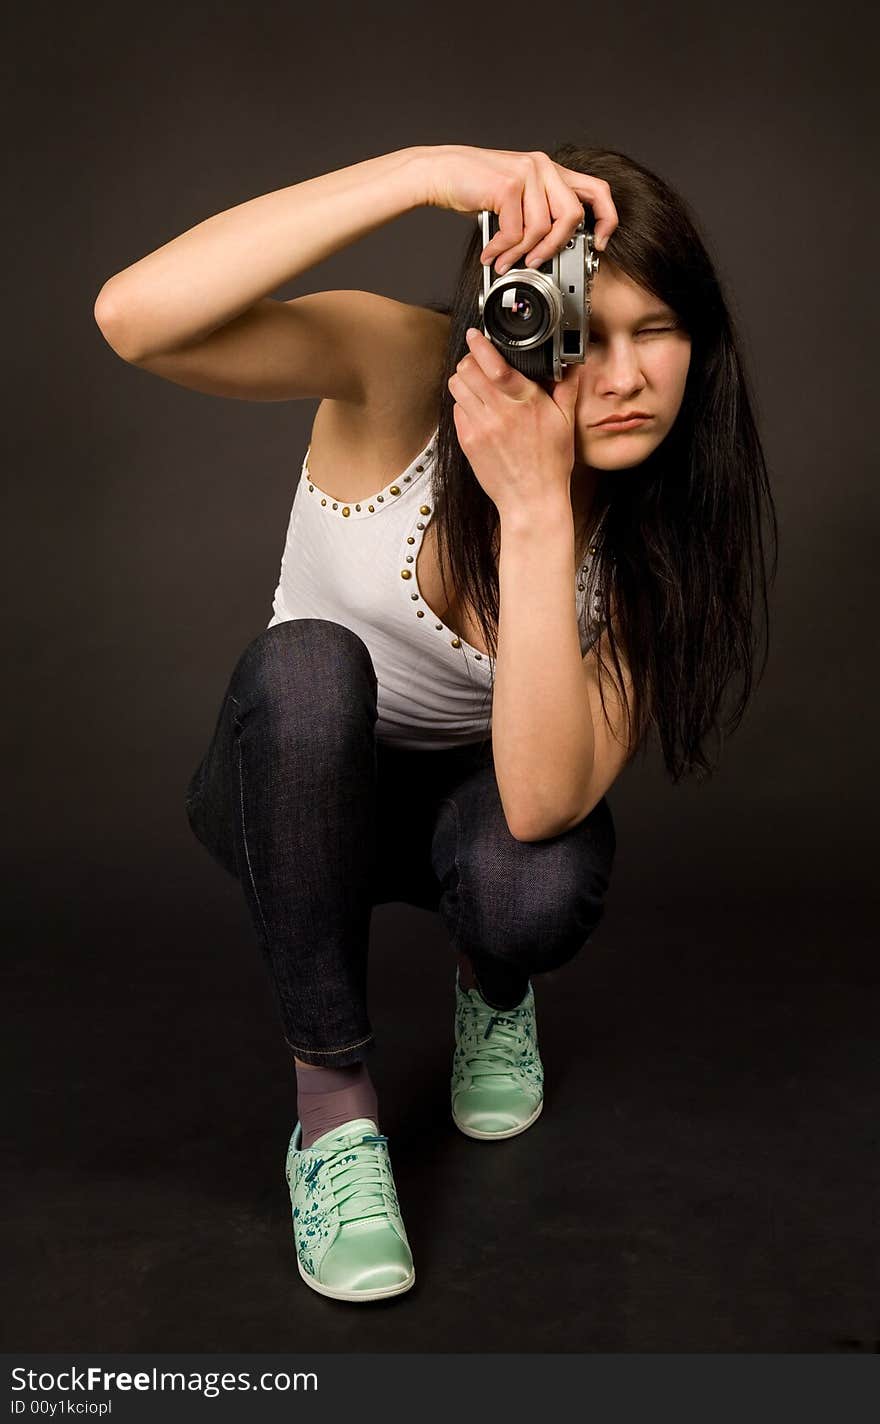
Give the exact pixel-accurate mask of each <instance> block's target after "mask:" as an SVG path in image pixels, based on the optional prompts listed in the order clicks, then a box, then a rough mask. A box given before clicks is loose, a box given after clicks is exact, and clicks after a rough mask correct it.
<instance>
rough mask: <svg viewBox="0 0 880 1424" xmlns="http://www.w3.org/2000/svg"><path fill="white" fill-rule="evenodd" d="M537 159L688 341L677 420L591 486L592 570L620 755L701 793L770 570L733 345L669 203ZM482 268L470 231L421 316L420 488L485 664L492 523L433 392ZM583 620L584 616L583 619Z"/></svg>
mask: <svg viewBox="0 0 880 1424" xmlns="http://www.w3.org/2000/svg"><path fill="white" fill-rule="evenodd" d="M549 156H550V157H551V158H552V159H553V160H554V161H555V162H557V163H559V164H562V165H563V166H564V167H566V168H571V169H574V170H575V171H577V172H580V173H589V174H592V175H593V176H594V177H597V178H604V179H605V180H606V181H607V182H608V183H609V185H610V187H611V195H612V198H613V200H614V205H615V207H616V209H617V214H618V219H619V225H618V227H617V228H616V229H615V231H614V233H613V234H612V236H611V238H610V240H609V243H608V246H607V248H606V250H605V253H603V255H602V257H601V259H600V261H606V260H607V261H610V262H612V263H614V265H615V266H616V267H617V268H619V269H620V270H621V271H622V272H624V273H625V274H626V275H627V276H628V277H630V278H631V279H632V280H633V281H634V282H636V283H638V285H639V286H641V287H643V288H645V289H646V290H647V291H649V292H651V293H652V294H653V295H654V296H657V297H659V298H660V299H661V300H662V301H665V302H667V303H668V304H669V305H670V306H671V307H672V308H673V310H674V311H675V312H676V313H677V315H678V318H679V320H680V322H681V324H682V326H683V327H684V328H685V330H686V331H687V332H688V333H689V335H690V338H691V358H690V366H689V369H688V375H687V381H686V385H685V392H684V396H683V399H682V404H681V408H680V410H679V413H678V416H677V418H676V421H675V423H674V425H673V426H672V429H671V430H670V431H669V432H668V434H667V435H666V437H665V439H664V440H663V441H662V442H661V443H660V445H659V446H658V447H657V448H656V449H655V450H654V451H652V453H651V454H650V456H648V458H647V459H646V460H645V461H644V462H643V463H642V464H641V465H639V466H637V467H635V468H634V469H628V470H627V471H626V473H625V477H621V474H620V472H617V471H605V472H604V473H603V475H602V476H600V479H599V483H598V486H597V490H596V496H595V501H594V505H593V510H592V529H591V531H590V540H591V544H592V547H594V548H595V550H596V555H595V560H594V569H598V571H599V578H598V591H597V598H598V603H597V605H596V607H597V610H598V613H599V617H600V619H601V622H602V623H603V624H604V631H605V633H606V634H607V642H608V651H609V653H610V656H611V661H612V664H613V671H612V670H611V669H609V666H608V664H607V663H606V662H605V659H604V657H603V655H602V651H601V648H600V649H599V687H600V698H601V701H602V707H603V710H605V715H606V717H607V710H606V704H605V695H604V691H603V690H602V680H603V675H611V676H612V677H613V680H614V682H615V684H616V687H617V695H618V697H619V699H620V701H621V702H622V704H623V706H624V708H625V715H626V720H627V739H628V741H629V743H630V745H631V747H632V748H633V750H634V751H635V750H637V749H639V748H641V749H642V750H643V751H644V750H646V747H647V740H648V738H647V734H648V732H649V731H650V728H651V727H652V726H654V727H655V728H656V731H657V735H658V738H659V742H660V747H661V750H662V755H663V759H664V762H665V765H666V769H667V771H668V773H669V775H670V777H671V778H672V781H673V782H674V783H677V782H678V781H680V780H681V779H682V778H683V777H686V776H689V775H692V774H693V775H695V776H696V778H697V780H698V781H703V780H705V779H706V778H707V777H708V776H709V775H711V773H712V771H713V770H714V769H715V766H716V765H717V761H718V760H719V759H720V754H721V749H722V745H723V741H724V738H725V736H728V735H730V734H731V733H732V732H733V731H735V730H736V728H737V727H738V726H739V723H740V722H741V720H742V716H743V713H744V712H745V709H746V706H747V704H748V702H749V700H750V697H751V694H752V690H753V685H754V682H755V680H756V675H755V669H754V659H755V653H756V651H757V649H758V646H759V643H760V642H761V640H762V639H763V655H762V659H761V663H760V667H759V668H758V672H757V678H760V676H761V675H762V674H763V671H764V668H765V666H766V662H767V654H768V648H769V615H768V599H767V591H768V581H772V580H773V579H775V576H776V569H777V560H778V525H777V518H776V510H775V507H774V502H773V495H772V492H771V489H770V484H769V480H768V477H767V467H766V463H765V459H764V454H763V450H762V447H761V440H760V437H759V434H758V430H757V426H756V422H755V419H754V416H753V413H752V401H751V398H750V394H749V382H748V379H747V376H746V372H745V368H744V362H743V358H742V355H741V351H740V343H739V340H738V337H737V334H736V331H735V328H734V323H733V320H732V318H731V315H730V312H729V311H728V308H727V304H726V302H725V299H724V296H723V293H722V289H721V284H720V281H719V279H718V276H717V275H716V272H715V270H714V267H713V264H712V261H711V259H710V257H709V254H708V252H707V250H706V246H705V244H704V242H703V239H702V238H701V236H700V234H699V232H698V229H697V225H696V221H695V219H694V217H693V215H692V214H691V212H690V210H689V208H688V206H687V204H686V203H685V201H684V200H683V199H682V198H681V197H680V196H679V194H678V193H676V192H675V191H674V190H673V189H672V188H671V187H670V186H669V185H668V184H667V183H666V182H665V181H664V180H663V179H662V178H660V177H658V176H657V174H656V173H653V172H651V170H650V169H648V168H646V167H644V165H642V164H640V163H637V162H636V161H635V160H634V159H632V158H629V157H627V155H626V154H623V153H619V152H617V151H615V150H613V149H607V148H590V147H586V148H583V147H580V146H578V145H576V144H573V143H562V144H559V145H557V147H556V148H554V149H553V150H552V151H550V154H549ZM586 213H587V217H588V219H589V220H590V221H592V213H591V212H590V211H589V209H587V210H586ZM481 251H482V239H481V236H480V233H479V231H478V229H477V227H476V223H475V224H474V232H473V235H472V237H471V238H470V240H469V241H468V243H467V248H466V251H465V253H464V258H463V261H462V265H461V270H460V274H459V278H458V283H457V286H456V290H455V293H454V296H453V301H452V304H451V305H449V304H448V303H444V302H431V303H429V304H428V305H429V306H431V307H432V308H433V309H435V310H439V311H443V312H446V313H447V314H448V315H449V316H450V318H451V321H450V331H449V343H448V348H447V356H446V369H445V373H444V382H443V386H442V390H441V395H440V419H439V431H438V439H437V460H436V466H435V475H434V478H435V513H436V519H437V533H438V557H439V561H440V570H441V577H442V579H443V581H444V584H446V586H447V590H448V589H449V588H450V587H451V588H453V589H454V590H455V591H456V594H457V596H458V598H459V599H460V600H461V601H462V603H464V604H465V605H468V606H470V607H471V608H472V609H473V611H474V616H475V618H476V621H477V623H478V624H479V626H480V628H481V630H482V632H483V636H484V638H485V641H486V648H487V650H488V652H489V654H490V656H491V657H492V658H493V659H494V657H495V656H496V651H497V633H498V616H499V589H498V569H497V562H496V560H497V554H498V547H499V546H498V539H499V516H498V511H497V508H496V506H495V504H494V503H493V501H492V500H490V499H489V497H488V495H487V494H486V493H485V491H484V490H483V488H482V486H481V485H480V483H479V481H478V480H477V478H476V476H475V475H474V473H473V470H472V469H471V467H470V464H469V462H468V460H467V459H466V457H465V455H464V453H463V452H462V449H461V447H460V445H459V443H458V437H457V434H456V430H455V424H454V421H453V408H454V402H453V398H452V394H451V392H450V391H449V388H448V386H447V384H446V381H447V380H448V378H449V377H450V376H452V375H453V374H454V372H455V368H456V366H457V365H458V362H459V361H460V360H461V359H462V357H463V356H465V355H466V354H467V351H468V347H467V342H466V340H465V332H466V331H467V328H468V327H469V326H479V325H480V320H479V308H478V293H479V290H480V285H481V282H482V267H481V265H480V252H481ZM606 254H607V256H606ZM765 519H766V521H767V526H768V528H767V534H768V535H769V541H770V545H771V548H772V567H771V568H770V570H769V574H768V568H767V553H766V549H765V531H764V529H763V527H762V524H763V521H764V520H765ZM591 604H592V599H588V600H587V609H586V613H585V617H587V616H589V614H590V611H591ZM612 607H613V609H614V619H613V621H612V618H611V615H610V611H611V609H612ZM587 632H588V636H589V630H587ZM621 651H622V653H623V655H624V658H625V660H626V663H627V666H628V668H629V672H630V675H631V679H632V700H630V698H629V696H628V695H627V690H626V686H625V684H624V680H623V676H622V668H621V662H620V652H621ZM728 692H729V693H730V696H729V699H728V700H729V703H730V705H729V706H727V707H725V705H724V703H725V696H726V694H728ZM489 695H490V696H491V687H490V693H489ZM585 715H586V709H585ZM712 734H714V735H715V736H716V737H717V739H718V751H717V756H716V757H715V759H714V761H713V760H712V759H711V758H710V756H709V754H708V749H707V747H706V742H707V739H708V738H709V736H710V735H712Z"/></svg>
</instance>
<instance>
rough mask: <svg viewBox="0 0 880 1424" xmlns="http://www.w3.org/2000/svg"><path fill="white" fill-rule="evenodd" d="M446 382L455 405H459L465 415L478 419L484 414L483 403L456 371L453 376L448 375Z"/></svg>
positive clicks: (484, 407)
mask: <svg viewBox="0 0 880 1424" xmlns="http://www.w3.org/2000/svg"><path fill="white" fill-rule="evenodd" d="M446 384H447V385H448V387H449V390H450V393H451V395H452V398H453V400H454V401H455V403H456V405H458V406H460V407H461V409H462V410H463V411H464V412H465V414H466V415H468V416H470V417H471V418H472V419H473V420H479V419H480V418H481V417H482V416H484V415H485V413H486V406H485V403H484V402H483V401H481V400H480V397H479V396H478V395H477V394H476V393H475V392H474V391H473V390H471V387H470V386H469V384H468V382H467V381H466V380H465V378H464V377H463V376H461V375H459V373H458V372H456V373H455V375H454V376H450V377H449V380H448V381H447V382H446Z"/></svg>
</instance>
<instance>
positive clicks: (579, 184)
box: [554, 163, 619, 252]
mask: <svg viewBox="0 0 880 1424" xmlns="http://www.w3.org/2000/svg"><path fill="white" fill-rule="evenodd" d="M554 166H555V167H556V168H557V169H558V170H559V172H560V173H561V174H562V176H563V178H564V179H565V181H566V182H567V183H568V185H569V187H571V188H573V189H574V191H575V192H576V193H577V195H578V197H579V198H586V199H587V201H588V202H589V204H590V207H591V208H592V209H593V216H594V217H595V219H596V221H595V224H594V227H593V242H594V244H595V246H596V247H597V248H598V250H599V251H600V252H601V251H603V250H604V248H605V247H606V246H607V245H608V239H609V237H610V236H611V234H612V233H613V231H614V229H615V228H616V227H617V225H618V222H619V218H618V216H617V209H616V207H615V206H614V202H613V200H612V197H611V188H610V187H609V185H608V184H607V183H606V182H605V179H604V178H592V177H591V176H590V174H589V173H577V172H575V170H574V169H573V168H564V167H563V166H562V164H560V163H557V164H555V165H554Z"/></svg>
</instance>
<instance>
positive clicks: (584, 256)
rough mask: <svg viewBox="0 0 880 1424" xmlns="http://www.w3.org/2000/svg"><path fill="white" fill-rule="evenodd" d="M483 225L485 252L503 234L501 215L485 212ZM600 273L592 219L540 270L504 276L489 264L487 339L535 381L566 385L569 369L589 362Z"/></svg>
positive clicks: (482, 301) (484, 301)
mask: <svg viewBox="0 0 880 1424" xmlns="http://www.w3.org/2000/svg"><path fill="white" fill-rule="evenodd" d="M477 225H478V227H479V228H480V231H481V235H482V238H483V247H485V246H486V245H487V244H488V243H489V242H490V241H491V240H492V238H493V237H494V236H495V234H496V232H497V231H498V226H499V221H498V214H497V213H494V212H489V211H487V210H486V209H483V210H482V211H481V212H480V213H478V214H477ZM598 270H599V254H598V252H596V250H595V249H594V247H593V234H592V231H591V230H590V228H588V226H587V223H586V220H584V221H583V222H581V223H579V225H578V227H577V229H576V230H575V233H574V236H573V237H571V238H569V240H568V242H567V243H566V245H565V247H563V249H562V251H561V252H555V253H554V254H553V256H552V257H549V258H548V259H547V261H546V262H542V263H541V265H540V267H511V268H510V270H509V271H508V272H505V273H504V275H503V276H501V277H499V276H498V275H497V274H496V272H495V264H494V263H489V264H488V265H487V266H485V267H484V268H483V286H482V290H481V292H480V296H479V306H480V316H481V318H482V325H483V335H484V336H486V337H488V339H489V340H490V341H491V342H492V343H493V345H495V346H497V347H498V349H499V350H500V352H501V354H502V355H503V357H504V359H505V360H506V361H508V362H509V363H510V365H511V366H513V367H515V368H516V370H518V371H521V372H522V374H523V375H524V376H528V377H529V379H530V380H533V381H550V380H554V381H561V380H562V375H563V370H564V367H566V366H571V365H575V364H577V363H582V362H583V361H584V360H585V359H586V353H587V343H588V341H589V338H590V305H591V297H592V288H593V279H594V277H595V275H596V273H597V272H598Z"/></svg>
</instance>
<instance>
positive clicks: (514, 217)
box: [422, 144, 618, 273]
mask: <svg viewBox="0 0 880 1424" xmlns="http://www.w3.org/2000/svg"><path fill="white" fill-rule="evenodd" d="M422 157H423V164H424V173H423V179H424V185H423V186H424V200H423V201H424V203H425V205H426V206H428V207H436V208H450V209H451V210H452V211H453V212H457V213H473V214H474V215H476V214H477V213H478V212H480V211H481V210H482V209H484V208H485V209H487V210H488V211H490V212H493V213H497V214H498V218H499V226H498V231H497V232H496V234H495V236H494V237H493V238H492V239H491V241H490V242H489V243H487V245H486V247H484V249H483V251H482V252H481V254H480V261H481V262H482V263H483V264H484V265H487V264H488V263H490V262H494V264H495V271H496V272H498V273H502V272H505V271H507V269H508V268H510V267H513V266H514V265H518V266H528V267H539V266H540V265H541V263H542V262H546V261H547V259H548V258H549V257H552V256H553V255H554V253H556V252H559V251H561V249H562V248H563V247H564V246H565V244H566V243H567V242H568V240H569V238H570V237H572V236H573V234H574V232H575V229H576V228H577V225H578V223H580V222H581V221H582V220H583V216H584V209H583V204H584V202H587V203H589V205H590V207H591V208H592V210H593V213H594V216H595V219H596V222H595V229H594V234H593V241H594V244H595V246H596V248H597V249H598V250H599V251H601V250H602V249H603V248H604V247H605V246H606V244H607V242H608V239H609V237H610V236H611V234H612V233H613V231H614V229H615V228H616V227H617V222H618V218H617V209H616V208H615V206H614V203H613V202H612V199H611V189H610V187H609V185H608V184H607V183H606V182H605V180H604V179H603V178H591V177H590V175H589V174H588V173H576V172H575V171H574V170H573V169H571V168H563V167H562V166H561V165H560V164H558V163H554V161H553V160H552V158H550V157H548V155H547V154H546V153H540V152H536V153H517V152H514V151H511V150H508V149H496V148H471V147H469V146H468V145H466V144H441V145H438V146H433V147H432V146H428V147H426V148H424V149H423V150H422ZM523 258H525V261H523Z"/></svg>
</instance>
